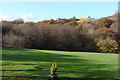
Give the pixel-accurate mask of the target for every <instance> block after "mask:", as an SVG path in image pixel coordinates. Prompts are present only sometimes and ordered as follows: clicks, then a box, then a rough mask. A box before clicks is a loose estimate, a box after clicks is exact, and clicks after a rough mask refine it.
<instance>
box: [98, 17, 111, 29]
mask: <svg viewBox="0 0 120 80" xmlns="http://www.w3.org/2000/svg"><path fill="white" fill-rule="evenodd" d="M112 23H113V20H110V19H108V18H107V17H104V18H100V19H98V20H97V21H96V24H97V25H98V26H100V27H110V25H111V24H112Z"/></svg>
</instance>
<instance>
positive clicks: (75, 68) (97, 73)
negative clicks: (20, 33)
mask: <svg viewBox="0 0 120 80" xmlns="http://www.w3.org/2000/svg"><path fill="white" fill-rule="evenodd" d="M5 50H7V49H5ZM8 50H10V52H7V53H3V58H2V59H3V60H4V61H21V62H25V61H37V62H41V61H43V62H54V61H56V62H60V63H61V64H60V65H59V66H58V76H59V75H64V74H75V75H84V76H83V77H85V78H70V77H62V76H60V77H59V78H60V80H91V79H89V78H91V77H95V78H96V79H94V78H93V79H92V80H99V78H108V79H109V78H115V76H114V73H115V72H113V71H106V70H104V69H103V68H108V67H109V66H111V65H108V64H95V63H89V62H90V61H89V60H86V59H76V58H74V57H77V56H72V55H65V54H64V55H62V54H52V53H44V52H42V51H41V52H40V51H39V52H36V51H35V52H29V51H30V50H26V49H25V50H23V49H14V48H13V49H8ZM14 51H17V52H16V53H15V52H14ZM22 51H23V52H22ZM27 51H28V52H27ZM12 53H15V54H12ZM79 57H80V56H79ZM64 62H65V63H64ZM62 63H64V64H62ZM88 63H89V64H88ZM3 65H7V64H3ZM8 65H9V64H8ZM11 65H17V64H11ZM19 65H35V66H34V69H28V70H3V71H4V72H5V71H10V72H12V71H15V72H17V71H18V72H19V71H26V72H35V73H32V74H33V75H39V76H3V78H5V77H8V78H9V79H8V80H12V78H15V79H14V80H19V78H21V80H24V78H26V79H27V78H31V80H42V79H41V77H42V76H44V75H45V74H47V75H46V76H49V75H48V72H49V69H45V68H48V67H50V65H46V64H42V65H39V64H26V63H23V64H22V63H20V64H19ZM41 74H42V75H41ZM16 78H17V79H16ZM33 78H34V79H33ZM5 80H6V79H5ZM27 80H29V79H27ZM43 80H46V78H44V79H43ZM103 80H105V79H103Z"/></svg>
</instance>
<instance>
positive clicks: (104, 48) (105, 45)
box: [97, 39, 118, 53]
mask: <svg viewBox="0 0 120 80" xmlns="http://www.w3.org/2000/svg"><path fill="white" fill-rule="evenodd" d="M97 46H98V47H99V49H100V50H101V52H109V53H112V52H114V53H115V52H118V43H117V41H115V40H110V39H105V40H100V41H99V42H98V43H97Z"/></svg>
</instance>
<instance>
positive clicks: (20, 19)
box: [13, 18, 24, 24]
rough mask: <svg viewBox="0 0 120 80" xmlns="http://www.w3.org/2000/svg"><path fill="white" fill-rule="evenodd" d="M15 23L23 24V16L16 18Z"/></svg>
mask: <svg viewBox="0 0 120 80" xmlns="http://www.w3.org/2000/svg"><path fill="white" fill-rule="evenodd" d="M13 22H14V23H15V24H23V23H24V20H23V19H22V18H19V19H15V20H14V21H13Z"/></svg>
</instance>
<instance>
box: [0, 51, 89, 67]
mask: <svg viewBox="0 0 120 80" xmlns="http://www.w3.org/2000/svg"><path fill="white" fill-rule="evenodd" d="M11 53H15V54H11ZM2 57H3V58H2V60H6V61H43V62H54V61H56V62H77V61H78V60H79V61H80V62H83V61H87V60H84V59H75V58H72V57H77V56H72V55H62V54H52V53H45V52H40V51H39V52H27V51H26V52H20V51H19V52H14V49H13V52H12V51H10V52H7V53H3V54H2ZM28 65H29V64H28Z"/></svg>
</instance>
